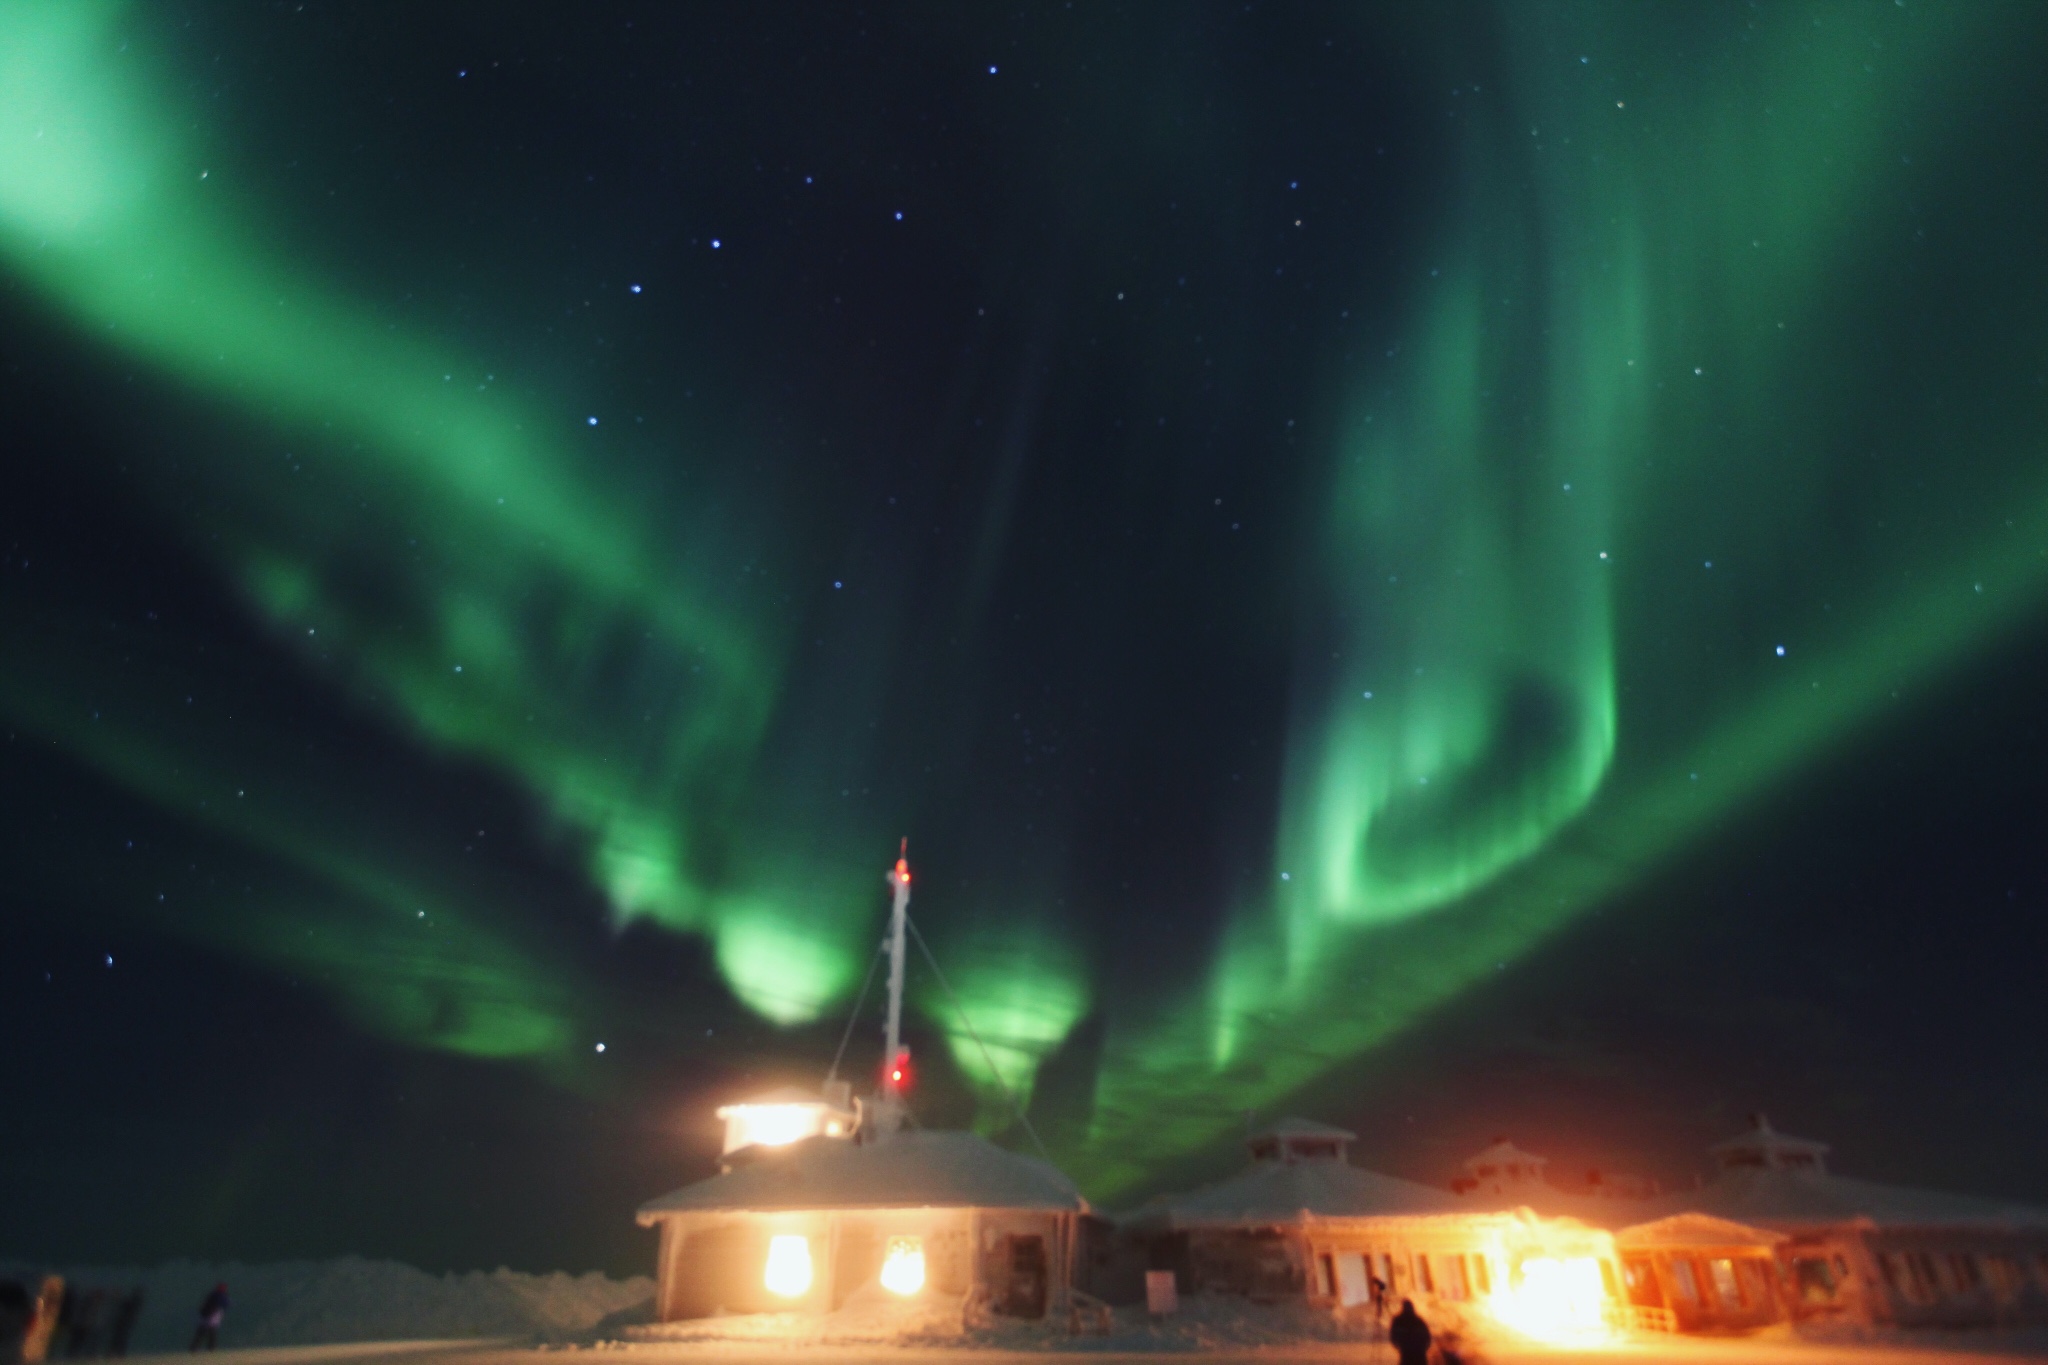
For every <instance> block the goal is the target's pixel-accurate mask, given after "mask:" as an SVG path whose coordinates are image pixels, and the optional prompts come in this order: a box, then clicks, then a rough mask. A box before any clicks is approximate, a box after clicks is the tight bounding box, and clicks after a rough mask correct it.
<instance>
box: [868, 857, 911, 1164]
mask: <svg viewBox="0 0 2048 1365" xmlns="http://www.w3.org/2000/svg"><path fill="white" fill-rule="evenodd" d="M883 880H884V881H886V882H888V884H889V889H890V891H892V892H894V893H895V894H894V899H893V902H892V903H891V905H890V907H889V937H888V938H887V939H885V940H883V946H884V947H886V948H887V949H888V950H889V1024H888V1030H887V1032H886V1034H885V1035H884V1039H885V1044H886V1046H885V1050H884V1051H883V1053H882V1093H881V1095H880V1096H879V1097H878V1098H877V1100H876V1102H875V1119H876V1123H875V1128H876V1130H877V1131H876V1135H877V1136H881V1135H885V1134H888V1133H893V1132H895V1131H896V1130H897V1129H898V1128H900V1127H902V1126H903V1118H904V1110H903V1087H904V1085H905V1084H906V1083H907V1082H908V1081H909V1077H908V1076H907V1075H905V1074H904V1072H905V1068H906V1064H905V1062H904V1059H903V956H904V926H905V925H906V924H908V923H909V921H910V839H909V837H908V836H905V838H904V840H903V842H902V843H901V844H899V845H898V846H897V849H896V866H894V867H892V868H890V869H889V871H888V872H887V873H886V874H885V875H884V877H883Z"/></svg>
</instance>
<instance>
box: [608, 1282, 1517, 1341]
mask: <svg viewBox="0 0 2048 1365" xmlns="http://www.w3.org/2000/svg"><path fill="white" fill-rule="evenodd" d="M849 1307H851V1305H849ZM1113 1317H1114V1321H1113V1323H1112V1324H1111V1327H1110V1330H1109V1332H1108V1333H1107V1334H1106V1335H1105V1334H1100V1333H1095V1332H1089V1331H1083V1332H1081V1333H1078V1334H1076V1333H1072V1332H1069V1331H1068V1330H1067V1324H1066V1321H1065V1319H1064V1318H1062V1317H1057V1316H1054V1317H1049V1318H1047V1319H1046V1320H1044V1321H1042V1322H1024V1321H1018V1320H1014V1319H1006V1318H992V1319H988V1320H986V1325H980V1326H971V1327H966V1328H964V1329H963V1327H962V1324H961V1316H960V1310H959V1307H958V1305H957V1301H956V1302H955V1303H954V1304H953V1305H951V1311H950V1312H946V1311H943V1310H941V1309H939V1308H937V1307H936V1306H935V1307H934V1311H932V1312H930V1313H929V1314H927V1315H925V1316H924V1317H923V1318H921V1319H919V1320H916V1321H909V1320H905V1321H902V1322H880V1321H877V1320H876V1318H875V1315H874V1314H872V1313H871V1312H867V1311H860V1312H848V1311H846V1310H844V1309H842V1310H841V1311H839V1312H834V1313H812V1314H804V1313H749V1314H735V1315H732V1316H729V1317H713V1318H696V1319H692V1320H688V1321H683V1322H666V1323H653V1324H648V1325H646V1326H638V1327H631V1328H627V1329H625V1330H624V1331H623V1332H622V1333H621V1335H622V1336H624V1337H625V1338H627V1339H628V1340H632V1341H640V1342H656V1341H666V1342H774V1343H777V1344H780V1345H791V1346H852V1345H865V1344H872V1343H877V1342H885V1341H890V1342H898V1343H903V1344H910V1345H946V1346H971V1347H981V1348H985V1349H989V1350H1026V1351H1029V1350H1053V1351H1083V1352H1112V1353H1126V1352H1139V1351H1166V1352H1200V1351H1217V1350H1242V1349H1259V1348H1266V1347H1290V1346H1292V1347H1299V1346H1303V1345H1306V1344H1309V1343H1341V1342H1349V1343H1356V1344H1364V1343H1369V1342H1377V1341H1384V1340H1385V1339H1386V1328H1385V1326H1384V1325H1383V1324H1380V1323H1376V1322H1374V1321H1373V1320H1372V1318H1371V1317H1370V1316H1369V1315H1363V1314H1359V1313H1356V1312H1352V1313H1333V1312H1331V1311H1330V1310H1329V1309H1326V1308H1315V1307H1311V1306H1310V1305H1308V1304H1305V1303H1271V1304H1261V1303H1253V1302H1251V1301H1249V1300H1246V1299H1241V1298H1236V1297H1234V1296H1230V1295H1220V1294H1218V1295H1208V1294H1196V1295H1189V1296H1187V1297H1185V1298H1183V1299H1182V1300H1181V1301H1180V1311H1179V1312H1177V1313H1174V1314H1172V1315H1170V1316H1167V1317H1163V1318H1154V1317H1152V1316H1150V1315H1149V1314H1148V1313H1147V1312H1146V1311H1145V1309H1144V1308H1143V1307H1142V1306H1139V1307H1133V1308H1117V1309H1115V1310H1114V1313H1113ZM1430 1325H1431V1326H1432V1327H1434V1328H1436V1329H1438V1330H1439V1331H1443V1330H1446V1329H1448V1330H1451V1331H1454V1332H1460V1333H1462V1334H1463V1335H1464V1336H1465V1337H1466V1338H1467V1339H1468V1340H1472V1339H1475V1338H1478V1337H1480V1336H1481V1333H1480V1332H1479V1331H1477V1330H1475V1328H1476V1327H1477V1324H1474V1323H1465V1322H1462V1321H1460V1322H1454V1321H1452V1320H1451V1315H1449V1314H1437V1315H1433V1316H1432V1317H1431V1319H1430Z"/></svg>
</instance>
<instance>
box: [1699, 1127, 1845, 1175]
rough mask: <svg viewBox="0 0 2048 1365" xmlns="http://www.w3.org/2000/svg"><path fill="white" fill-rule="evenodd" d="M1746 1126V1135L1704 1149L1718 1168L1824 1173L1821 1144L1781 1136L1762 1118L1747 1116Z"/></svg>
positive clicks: (1824, 1153) (1781, 1134)
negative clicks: (1780, 1168)
mask: <svg viewBox="0 0 2048 1365" xmlns="http://www.w3.org/2000/svg"><path fill="white" fill-rule="evenodd" d="M1749 1122H1750V1127H1749V1131H1747V1132H1744V1133H1738V1134H1736V1135H1735V1136H1734V1137H1732V1138H1729V1139H1727V1140H1726V1141H1723V1142H1717V1143H1715V1144H1714V1145H1713V1146H1711V1147H1709V1148H1707V1151H1708V1153H1709V1154H1710V1155H1712V1156H1713V1158H1714V1160H1715V1161H1716V1162H1718V1163H1719V1164H1720V1165H1722V1166H1788V1167H1804V1168H1812V1169H1824V1167H1823V1166H1822V1160H1821V1159H1822V1158H1823V1157H1825V1156H1826V1155H1827V1154H1828V1145H1827V1144H1826V1143H1825V1142H1815V1141H1814V1140H1813V1139H1812V1138H1802V1137H1793V1136H1792V1135H1791V1134H1790V1133H1781V1132H1779V1131H1778V1130H1777V1129H1775V1128H1773V1127H1771V1121H1770V1120H1769V1119H1768V1118H1766V1117H1764V1116H1763V1115H1762V1114H1752V1115H1750V1120H1749Z"/></svg>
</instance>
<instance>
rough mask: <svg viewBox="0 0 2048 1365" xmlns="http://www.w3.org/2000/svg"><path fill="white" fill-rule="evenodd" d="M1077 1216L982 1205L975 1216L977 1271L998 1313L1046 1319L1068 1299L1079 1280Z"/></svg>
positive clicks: (989, 1300)
mask: <svg viewBox="0 0 2048 1365" xmlns="http://www.w3.org/2000/svg"><path fill="white" fill-rule="evenodd" d="M1072 1216H1073V1215H1071V1214H1063V1213H1033V1212H1026V1211H1022V1210H1012V1209H981V1210H979V1211H978V1212H977V1214H976V1217H975V1227H976V1236H977V1238H978V1245H977V1246H976V1248H975V1274H976V1279H977V1282H978V1284H979V1285H980V1286H981V1287H982V1288H983V1289H985V1290H986V1291H987V1295H988V1304H989V1308H990V1310H991V1311H992V1312H994V1313H997V1314H999V1315H1001V1316H1006V1317H1017V1318H1042V1317H1044V1316H1045V1315H1046V1314H1047V1313H1050V1312H1052V1311H1053V1310H1054V1309H1055V1308H1056V1307H1058V1306H1059V1305H1061V1304H1064V1303H1065V1301H1066V1289H1067V1287H1068V1286H1069V1285H1070V1284H1072V1283H1073V1279H1072V1274H1073V1270H1072V1265H1071V1247H1070V1245H1069V1243H1070V1240H1071V1239H1070V1237H1069V1236H1068V1230H1069V1224H1070V1220H1071V1218H1072Z"/></svg>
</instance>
